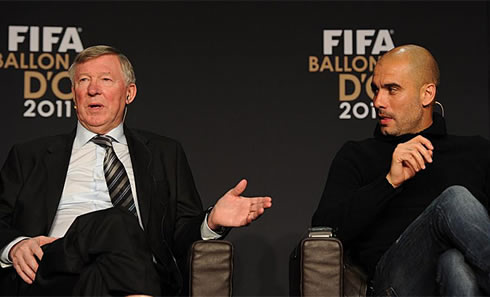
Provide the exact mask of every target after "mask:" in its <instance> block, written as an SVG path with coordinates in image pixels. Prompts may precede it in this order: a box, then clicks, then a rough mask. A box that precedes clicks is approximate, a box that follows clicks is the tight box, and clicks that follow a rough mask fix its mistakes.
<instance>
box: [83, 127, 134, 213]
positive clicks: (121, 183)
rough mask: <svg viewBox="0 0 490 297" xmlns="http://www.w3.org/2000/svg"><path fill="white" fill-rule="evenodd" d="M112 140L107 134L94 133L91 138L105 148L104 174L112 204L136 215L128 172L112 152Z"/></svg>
mask: <svg viewBox="0 0 490 297" xmlns="http://www.w3.org/2000/svg"><path fill="white" fill-rule="evenodd" d="M112 140H113V139H112V138H111V137H110V136H107V135H96V136H94V137H93V138H92V139H91V141H92V142H94V143H95V144H97V145H100V146H101V147H103V148H104V149H105V157H104V175H105V181H106V183H107V188H108V189H109V195H110V196H111V201H112V204H113V205H114V206H115V207H122V208H124V209H127V210H128V211H129V212H131V213H132V214H134V215H135V216H138V214H137V213H136V206H135V205H134V199H133V194H132V193H131V185H130V184H129V178H128V174H127V173H126V170H125V169H124V166H123V164H122V162H121V161H120V160H119V159H118V158H117V156H116V153H115V152H114V148H113V147H112Z"/></svg>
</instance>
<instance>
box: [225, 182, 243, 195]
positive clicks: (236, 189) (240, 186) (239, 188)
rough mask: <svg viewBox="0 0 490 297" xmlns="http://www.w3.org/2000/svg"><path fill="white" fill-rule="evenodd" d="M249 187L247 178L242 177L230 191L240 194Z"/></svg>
mask: <svg viewBox="0 0 490 297" xmlns="http://www.w3.org/2000/svg"><path fill="white" fill-rule="evenodd" d="M246 188H247V180H246V179H242V180H241V181H240V182H239V183H238V184H237V185H236V186H235V187H234V188H233V189H231V190H230V191H229V193H230V194H232V195H235V196H240V195H241V194H242V193H243V192H244V191H245V189H246Z"/></svg>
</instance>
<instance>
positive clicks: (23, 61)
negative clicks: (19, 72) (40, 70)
mask: <svg viewBox="0 0 490 297" xmlns="http://www.w3.org/2000/svg"><path fill="white" fill-rule="evenodd" d="M20 69H29V66H27V65H26V63H25V57H24V53H20Z"/></svg>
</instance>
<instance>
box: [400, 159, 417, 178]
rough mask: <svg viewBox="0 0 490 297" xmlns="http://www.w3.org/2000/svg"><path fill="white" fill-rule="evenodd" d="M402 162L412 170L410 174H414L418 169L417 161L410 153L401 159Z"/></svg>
mask: <svg viewBox="0 0 490 297" xmlns="http://www.w3.org/2000/svg"><path fill="white" fill-rule="evenodd" d="M402 164H403V166H404V167H405V168H408V169H410V170H411V171H412V172H411V173H410V175H415V173H417V172H418V171H419V170H420V169H418V163H417V162H416V161H415V160H414V159H413V157H412V156H411V155H409V157H405V158H404V159H403V161H402Z"/></svg>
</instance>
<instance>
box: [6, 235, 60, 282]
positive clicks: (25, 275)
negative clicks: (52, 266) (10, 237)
mask: <svg viewBox="0 0 490 297" xmlns="http://www.w3.org/2000/svg"><path fill="white" fill-rule="evenodd" d="M56 239H57V238H54V237H46V236H37V237H33V238H28V239H24V240H21V241H19V242H18V243H17V244H15V245H14V246H13V247H12V249H10V253H9V258H10V260H11V261H12V264H13V266H14V268H15V270H16V271H17V274H18V275H19V276H20V277H21V278H22V279H23V280H24V281H25V282H26V283H28V284H32V282H33V281H34V279H35V278H36V272H37V268H38V266H39V264H38V263H37V260H36V258H37V259H39V260H41V259H42V258H43V250H42V249H41V247H42V246H43V245H45V244H48V243H51V242H53V241H55V240H56Z"/></svg>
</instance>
